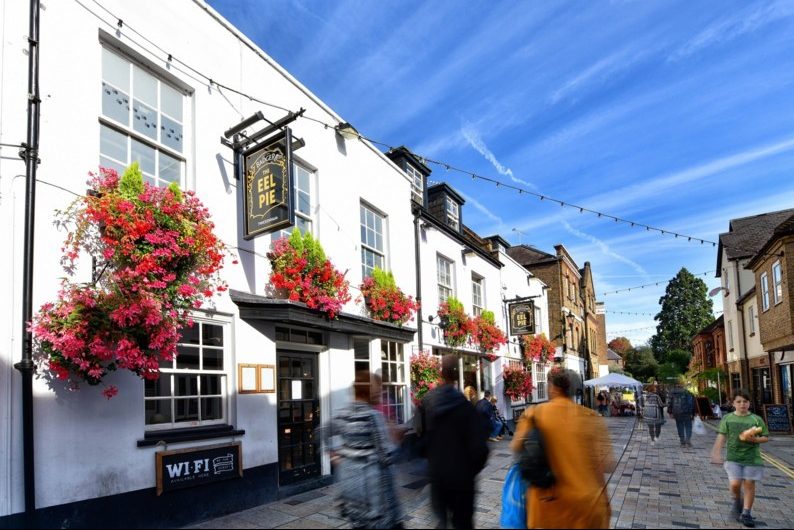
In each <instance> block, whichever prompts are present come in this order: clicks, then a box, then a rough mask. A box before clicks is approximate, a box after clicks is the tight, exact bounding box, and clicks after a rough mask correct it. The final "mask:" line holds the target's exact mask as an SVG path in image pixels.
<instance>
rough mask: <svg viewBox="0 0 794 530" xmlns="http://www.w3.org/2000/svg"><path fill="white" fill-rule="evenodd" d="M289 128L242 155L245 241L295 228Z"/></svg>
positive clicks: (290, 134)
mask: <svg viewBox="0 0 794 530" xmlns="http://www.w3.org/2000/svg"><path fill="white" fill-rule="evenodd" d="M291 145H292V133H291V131H290V129H289V127H287V128H285V130H284V132H282V133H279V134H277V135H275V136H273V137H271V138H270V139H268V140H266V141H264V142H263V143H261V144H258V145H256V146H255V147H252V148H250V149H248V150H247V151H245V152H244V153H243V175H244V186H243V201H244V203H245V207H244V209H243V210H244V212H245V220H244V223H243V224H244V233H243V237H244V238H245V239H252V238H254V237H256V236H259V235H263V234H269V233H270V232H275V231H277V230H281V229H282V228H286V227H288V226H292V225H294V224H295V204H294V201H293V197H292V189H293V185H292V179H293V175H292V151H291Z"/></svg>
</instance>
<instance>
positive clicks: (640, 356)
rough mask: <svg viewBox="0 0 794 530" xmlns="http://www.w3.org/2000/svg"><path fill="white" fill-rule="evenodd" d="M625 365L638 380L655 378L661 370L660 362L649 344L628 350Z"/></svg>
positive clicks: (624, 357) (625, 355) (624, 358)
mask: <svg viewBox="0 0 794 530" xmlns="http://www.w3.org/2000/svg"><path fill="white" fill-rule="evenodd" d="M623 365H624V366H625V368H626V371H627V372H631V374H632V375H633V376H634V378H635V379H637V380H638V381H641V380H648V379H654V378H655V377H656V374H657V371H658V370H659V363H658V362H657V361H656V358H655V357H654V356H653V351H652V350H651V348H650V347H649V346H638V347H637V348H632V349H630V350H629V351H627V352H626V353H625V354H624V355H623Z"/></svg>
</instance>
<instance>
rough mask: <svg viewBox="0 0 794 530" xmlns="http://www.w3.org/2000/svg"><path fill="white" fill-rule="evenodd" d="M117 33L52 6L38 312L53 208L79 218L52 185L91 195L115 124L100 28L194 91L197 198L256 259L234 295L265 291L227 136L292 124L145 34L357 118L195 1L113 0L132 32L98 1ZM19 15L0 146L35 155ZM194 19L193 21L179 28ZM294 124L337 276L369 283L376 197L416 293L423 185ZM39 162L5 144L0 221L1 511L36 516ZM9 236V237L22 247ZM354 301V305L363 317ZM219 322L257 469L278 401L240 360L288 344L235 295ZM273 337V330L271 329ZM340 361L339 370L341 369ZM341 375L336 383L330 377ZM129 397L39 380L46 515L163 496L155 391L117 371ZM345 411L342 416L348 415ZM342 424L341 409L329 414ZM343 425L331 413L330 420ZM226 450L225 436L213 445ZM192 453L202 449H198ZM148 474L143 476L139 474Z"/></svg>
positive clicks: (254, 87)
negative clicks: (159, 492) (27, 236)
mask: <svg viewBox="0 0 794 530" xmlns="http://www.w3.org/2000/svg"><path fill="white" fill-rule="evenodd" d="M86 5H87V6H88V7H89V8H91V9H93V10H95V11H97V14H99V15H100V16H102V17H104V18H106V19H107V20H108V21H109V22H110V23H111V25H106V24H103V23H101V22H99V21H98V20H97V18H95V17H94V15H92V14H91V13H89V12H88V11H86V10H85V9H83V8H82V7H81V6H80V5H79V4H77V3H76V2H54V3H47V5H46V9H43V10H42V13H41V43H42V46H41V75H40V79H41V92H42V100H43V101H42V106H41V109H42V113H41V150H40V157H41V165H40V166H39V168H38V178H39V183H38V185H37V203H36V229H35V235H36V246H35V276H34V277H35V285H34V308H38V307H39V306H40V305H41V304H42V303H44V302H46V301H49V300H52V299H53V298H54V297H55V295H56V292H57V288H58V278H59V277H60V276H63V271H62V270H61V269H60V267H59V264H58V259H57V258H58V252H57V249H59V248H60V246H61V243H62V241H63V239H64V237H65V233H63V232H58V231H56V230H55V229H54V228H53V224H52V223H53V211H54V210H55V209H56V208H60V209H63V208H64V207H65V206H67V205H68V204H69V203H70V202H71V201H72V200H73V199H74V195H72V194H70V193H68V192H66V191H63V190H61V189H57V188H55V187H53V186H50V185H48V184H47V183H48V182H49V183H52V184H57V185H58V186H60V187H63V188H66V189H67V190H71V191H73V192H74V193H77V194H81V193H84V192H85V189H86V180H87V173H88V172H89V171H96V169H97V166H98V161H99V124H98V117H99V116H100V114H101V100H100V87H101V80H102V69H101V52H102V46H101V44H100V30H102V31H105V32H108V33H109V34H110V40H111V41H112V42H113V43H114V44H116V45H118V46H119V47H121V48H122V49H123V50H124V51H125V52H128V53H129V54H130V55H132V56H140V57H142V58H143V61H142V64H144V65H146V66H151V68H152V69H153V70H154V71H155V73H157V74H163V75H170V76H173V77H174V78H175V80H176V81H178V83H179V84H182V85H184V86H186V87H189V89H190V91H191V92H192V95H191V96H190V97H189V104H188V105H189V109H188V111H187V116H188V117H187V119H186V123H185V127H186V129H185V138H186V142H185V149H184V155H185V157H186V159H187V162H186V170H187V174H186V184H187V185H186V187H187V188H188V189H194V190H195V191H196V192H197V195H198V196H199V198H200V199H201V200H202V201H203V202H204V204H205V205H206V206H207V207H208V208H209V210H210V212H211V213H212V216H213V220H214V222H215V223H216V233H217V234H218V235H219V236H220V237H221V239H222V240H223V241H224V242H226V243H227V244H228V245H229V246H230V247H237V246H239V247H243V248H246V249H248V250H250V251H252V252H255V253H256V255H255V254H252V253H249V252H239V260H240V264H239V265H232V264H231V260H229V261H227V264H226V268H225V269H224V271H223V276H224V278H225V279H226V281H227V282H228V283H229V286H230V287H231V288H233V289H238V290H241V291H248V292H254V293H256V294H264V293H265V286H266V285H267V277H268V272H269V271H268V264H267V260H266V259H265V258H264V255H265V253H266V252H267V251H268V250H269V248H270V243H271V238H270V237H268V236H264V237H260V238H257V239H255V240H253V241H250V242H246V241H244V240H243V239H242V237H241V236H240V230H239V222H240V221H239V217H240V216H239V215H238V213H237V210H238V206H239V203H240V200H239V198H238V195H239V193H238V191H239V190H238V189H237V187H238V186H237V185H238V183H237V182H236V181H235V179H234V177H233V170H232V163H231V151H230V150H229V149H227V148H226V147H223V146H222V145H221V144H220V142H219V138H220V136H221V134H222V132H223V131H224V130H226V129H228V128H229V127H231V126H232V125H235V124H236V123H238V122H239V121H240V120H241V119H243V118H245V117H247V116H249V115H251V114H253V113H254V112H255V111H258V110H261V111H262V112H263V113H264V114H265V116H266V117H267V118H269V119H270V120H271V121H275V120H276V119H278V118H281V117H282V116H283V115H284V114H285V113H284V112H283V111H280V110H274V109H272V108H270V107H267V106H264V105H261V104H258V103H256V102H253V101H250V100H249V99H248V98H247V97H244V96H239V95H235V94H234V93H232V92H230V91H227V90H223V89H219V88H218V87H217V86H210V85H209V83H208V82H207V81H206V79H202V78H201V77H200V76H198V75H196V74H194V73H191V72H190V71H189V70H188V69H186V68H184V67H183V66H180V64H179V63H178V62H177V61H172V62H171V63H170V64H169V62H168V60H167V57H166V54H165V53H163V52H161V51H158V50H156V49H155V48H153V47H152V46H151V45H150V44H146V43H145V41H144V40H143V39H142V38H141V37H139V36H137V35H135V34H134V33H129V36H128V31H129V30H128V28H129V27H132V28H134V29H135V30H137V31H139V32H141V33H143V34H144V35H145V36H146V37H147V38H149V39H151V40H152V41H153V42H155V43H156V44H157V45H158V46H160V47H161V48H163V49H165V50H168V53H171V54H172V55H173V57H175V58H178V59H179V60H182V61H185V63H187V64H189V65H190V66H191V67H192V68H194V69H195V70H198V71H200V72H202V73H204V74H206V75H207V76H209V77H211V78H213V79H215V80H217V81H218V82H219V83H223V84H227V85H229V86H232V87H235V88H239V89H241V90H243V91H245V92H248V93H250V94H251V95H253V96H255V97H258V98H261V99H263V100H266V101H268V102H272V103H275V104H278V105H280V106H283V107H285V108H289V109H291V110H298V109H299V108H300V107H304V108H306V109H307V111H306V114H307V115H308V116H311V117H314V118H317V119H320V120H322V121H325V122H328V123H330V124H332V125H333V124H335V123H338V122H339V121H343V120H341V118H339V117H338V116H336V115H335V114H334V113H333V112H331V111H330V110H329V109H327V108H326V107H325V106H324V105H323V104H321V103H320V102H318V101H317V100H316V98H314V97H313V96H312V95H311V94H310V93H309V92H308V91H307V90H306V89H305V87H302V86H301V85H300V84H299V83H297V82H296V81H295V80H294V79H292V78H291V77H290V76H289V75H288V74H286V73H284V72H283V71H281V70H280V69H279V68H278V67H274V66H273V64H272V60H271V59H269V58H267V57H266V56H264V55H263V54H262V53H261V52H259V51H258V50H255V49H253V48H252V46H251V45H250V44H249V43H247V42H246V41H245V39H241V38H240V37H239V36H238V35H235V34H234V33H233V32H231V31H230V30H228V29H227V28H225V27H223V26H222V25H221V24H219V23H218V21H217V20H216V19H215V18H213V17H212V16H210V14H208V12H207V11H205V7H204V6H203V4H201V3H199V2H191V1H188V0H181V1H171V2H165V3H157V5H156V9H152V8H151V7H153V4H145V3H144V4H141V3H130V2H123V1H121V0H108V1H106V2H103V6H105V7H106V8H107V9H108V10H109V11H111V12H112V13H114V14H116V15H117V16H118V17H119V18H121V19H123V20H124V24H125V26H124V28H123V29H122V32H121V33H119V34H117V33H116V31H115V28H116V21H115V20H113V19H110V17H109V16H108V15H107V13H105V12H104V11H102V10H101V9H99V8H98V7H97V6H95V5H93V4H90V3H88V4H86ZM0 12H3V19H2V23H0V31H2V37H3V41H2V42H3V43H4V44H3V46H2V47H0V53H2V78H0V95H1V96H2V98H1V99H0V118H2V119H0V139H1V140H2V141H3V142H5V143H20V142H22V141H24V139H25V123H26V114H25V110H26V107H25V104H26V100H25V86H24V85H25V83H24V80H26V79H27V57H26V56H25V54H24V53H23V51H24V50H27V41H26V33H27V27H28V11H27V5H26V3H25V2H11V1H9V0H0ZM175 21H178V24H175ZM291 127H292V128H293V134H294V136H296V137H300V138H303V139H304V140H305V141H306V147H304V148H303V149H301V150H300V151H298V152H297V153H296V154H297V155H298V156H299V157H301V158H302V159H304V160H305V161H306V162H308V163H309V164H311V165H313V166H315V167H316V168H317V169H318V172H317V177H316V178H317V191H318V194H317V202H316V204H315V211H314V222H315V227H316V229H315V235H317V236H319V237H320V239H321V241H322V243H323V246H324V248H325V250H326V253H327V255H328V256H329V257H330V258H331V259H332V261H333V262H334V263H335V265H336V266H337V268H339V269H341V270H342V271H343V272H344V271H345V270H347V278H348V279H349V280H350V282H351V284H352V285H353V286H357V285H358V284H359V283H360V281H361V264H360V260H361V258H360V242H359V238H360V235H359V233H360V232H359V204H360V201H361V200H362V199H363V200H366V201H367V202H368V203H370V204H371V205H373V206H375V207H376V208H378V209H379V210H381V211H382V212H383V213H384V214H385V215H386V216H387V226H388V235H387V241H388V243H387V244H388V255H387V260H388V265H389V268H390V269H391V270H392V271H393V272H394V274H395V277H396V279H397V282H398V284H399V285H400V287H401V288H402V289H403V290H404V291H405V292H407V293H409V294H415V282H414V274H415V271H414V259H413V223H412V220H413V218H412V216H411V212H410V207H409V204H410V203H409V198H410V182H409V181H408V179H407V177H406V176H405V175H404V174H403V173H402V172H401V171H400V170H399V169H397V167H396V166H394V164H392V163H391V162H390V161H389V160H388V159H387V158H386V157H385V156H383V155H382V154H381V153H380V152H379V151H377V150H376V149H374V148H373V147H371V146H369V145H367V144H365V143H363V142H361V141H358V140H354V141H344V142H341V144H340V142H339V141H338V139H337V137H336V136H335V134H334V132H333V130H332V129H325V128H324V127H323V126H322V125H320V124H317V123H314V122H311V121H308V120H303V119H301V120H298V121H296V122H294V123H293V124H292V125H291ZM24 170H25V168H24V164H22V163H21V162H20V161H19V160H18V159H17V157H16V150H11V149H7V148H4V149H3V150H2V158H0V197H1V199H0V221H2V222H3V224H4V226H6V227H7V230H6V233H7V234H8V235H5V236H3V237H4V243H6V248H7V253H6V257H4V259H3V260H1V261H0V278H2V279H0V297H1V298H2V299H3V300H6V301H8V302H7V303H5V304H2V305H0V322H1V323H0V326H2V330H3V331H2V333H0V421H2V425H3V428H2V429H0V432H1V433H2V434H0V489H1V490H2V491H4V492H6V493H4V494H3V495H0V515H4V514H7V513H13V512H17V511H20V510H21V509H22V508H23V495H22V479H21V465H22V460H23V459H22V453H21V449H20V448H21V446H22V443H21V436H22V433H21V422H20V410H21V409H20V397H19V394H20V390H19V381H20V377H19V375H18V373H17V372H16V371H15V370H13V368H11V365H12V364H13V363H14V362H16V361H18V360H19V359H20V358H21V350H20V335H21V329H22V323H21V315H20V305H21V304H20V300H21V283H22V279H21V266H22V262H21V253H22V248H23V218H22V215H23V211H24V193H23V190H24V181H23V179H21V178H15V176H16V175H18V174H24ZM6 238H7V239H6ZM83 263H84V267H83V270H82V271H81V275H80V276H79V277H78V278H79V279H83V280H85V279H88V274H89V273H88V264H89V260H87V259H85V260H84V262H83ZM352 294H353V296H354V300H353V301H351V302H350V303H349V304H348V305H347V306H346V308H345V310H346V311H348V312H351V313H360V312H361V307H360V306H357V305H356V301H355V297H356V295H357V294H358V292H357V291H356V290H353V291H352ZM215 307H216V309H217V311H218V312H219V313H222V314H228V315H229V318H230V319H232V320H233V321H234V325H233V329H234V333H233V336H234V340H233V343H232V345H231V348H230V352H229V354H228V356H227V363H228V366H229V368H228V370H229V372H228V373H229V385H228V399H229V407H228V411H229V416H230V418H229V419H230V422H232V423H234V424H235V425H236V426H237V427H238V428H242V429H245V430H246V435H245V436H244V437H243V438H242V440H243V450H244V454H243V461H244V463H245V465H246V467H251V466H258V465H262V464H266V463H270V462H275V461H276V460H277V454H276V453H277V451H276V437H275V429H276V416H275V396H274V395H273V394H262V395H245V396H239V397H238V396H237V394H236V386H235V385H236V366H237V363H238V362H242V363H247V362H256V363H267V364H274V363H275V346H274V343H273V341H272V332H271V333H270V334H268V333H263V332H262V330H257V329H254V328H253V327H252V326H251V325H249V324H247V323H245V322H243V321H241V320H239V318H237V317H236V315H237V314H238V313H237V308H236V306H235V305H234V304H233V303H232V302H231V300H230V299H229V298H228V296H224V297H222V298H218V299H216V301H215ZM266 329H270V328H267V327H266ZM332 359H333V361H331V360H332ZM320 362H321V365H322V366H323V369H322V370H321V373H322V371H323V370H324V371H325V372H326V373H325V374H324V375H322V377H325V378H326V379H324V380H323V381H324V382H323V383H322V392H323V399H324V403H331V400H332V399H336V401H338V402H339V404H340V405H341V404H343V403H344V397H340V398H338V399H337V395H338V396H342V394H344V389H347V388H349V385H350V383H351V382H352V380H353V373H352V370H353V368H352V366H353V363H352V352H351V351H350V344H349V343H348V341H347V339H346V338H344V337H339V336H334V335H332V340H331V345H330V346H329V350H328V351H327V352H325V353H323V354H322V355H321V358H320ZM329 370H331V371H332V373H331V374H330V376H329V374H328V373H327V372H328V371H329ZM108 382H109V383H113V384H116V385H117V386H118V387H119V395H118V396H117V397H115V398H113V399H112V400H110V401H107V400H105V399H104V398H103V397H102V396H101V395H100V393H99V389H96V388H83V389H82V390H80V391H79V392H65V391H62V390H52V389H49V388H48V387H47V386H46V384H45V383H44V382H43V381H42V380H36V381H35V389H34V393H35V429H36V468H37V469H36V481H37V484H36V487H37V506H38V507H45V506H48V505H53V504H60V503H65V502H69V501H74V500H79V499H85V498H92V497H96V496H101V495H107V494H111V493H118V492H121V491H130V490H135V489H140V488H147V487H152V486H153V485H154V466H153V465H152V463H153V460H154V459H153V458H152V454H153V453H154V451H155V448H146V449H138V448H136V445H135V442H136V440H138V439H141V438H143V435H144V432H145V429H144V411H143V383H142V381H140V380H139V379H138V378H136V377H135V376H133V375H132V374H129V373H117V374H114V375H113V376H112V377H111V378H110V379H109V381H108ZM330 406H332V407H333V408H337V403H332V404H331V405H330ZM329 412H330V411H329ZM328 415H329V414H326V415H325V416H326V418H327V417H328ZM212 442H213V443H218V441H217V440H214V441H212ZM190 445H200V443H193V442H191V444H190ZM55 463H58V464H59V465H62V464H63V463H68V466H69V467H68V472H63V471H61V472H53V469H52V465H54V464H55ZM133 469H134V471H133Z"/></svg>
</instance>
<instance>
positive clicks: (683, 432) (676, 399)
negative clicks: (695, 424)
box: [667, 388, 695, 447]
mask: <svg viewBox="0 0 794 530" xmlns="http://www.w3.org/2000/svg"><path fill="white" fill-rule="evenodd" d="M667 412H668V414H670V416H672V417H673V418H675V426H676V428H677V429H678V438H679V439H680V440H681V446H682V447H692V442H690V441H689V440H690V439H691V438H692V420H694V418H695V396H693V395H692V392H690V391H689V390H687V389H685V388H675V389H673V390H672V391H671V392H670V401H669V402H668V405H667Z"/></svg>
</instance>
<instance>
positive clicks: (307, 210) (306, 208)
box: [295, 191, 312, 215]
mask: <svg viewBox="0 0 794 530" xmlns="http://www.w3.org/2000/svg"><path fill="white" fill-rule="evenodd" d="M297 193H298V197H297V199H298V204H296V205H295V206H296V210H297V211H299V212H300V213H302V214H306V215H311V213H312V203H311V198H310V197H309V194H307V193H305V192H303V191H298V192H297Z"/></svg>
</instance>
